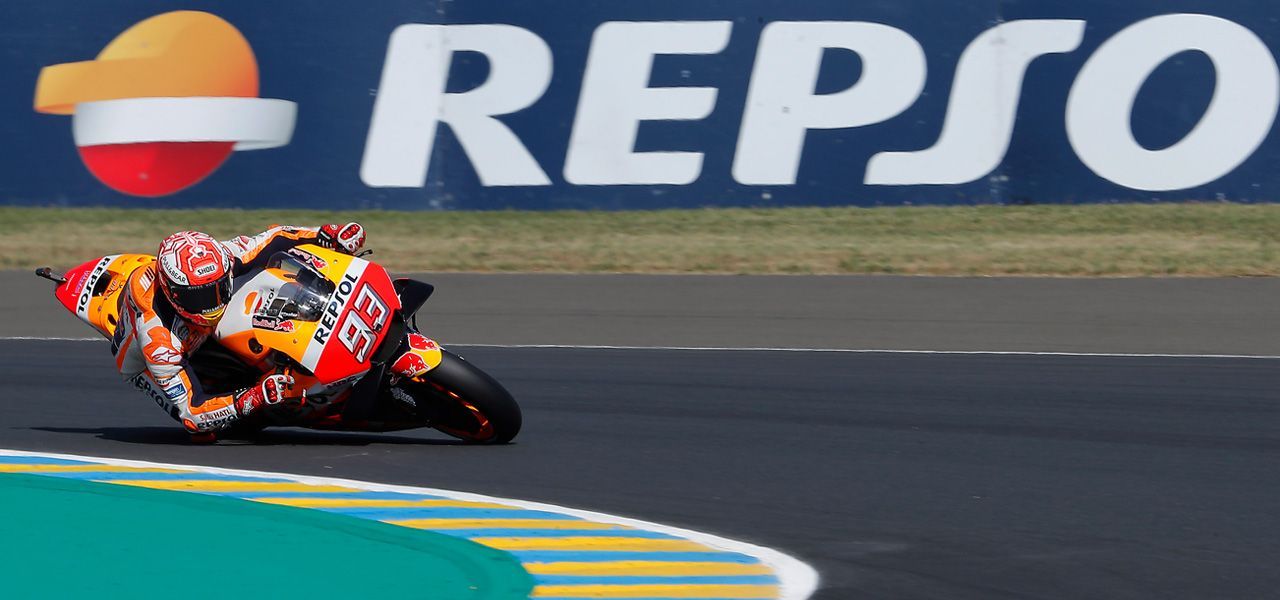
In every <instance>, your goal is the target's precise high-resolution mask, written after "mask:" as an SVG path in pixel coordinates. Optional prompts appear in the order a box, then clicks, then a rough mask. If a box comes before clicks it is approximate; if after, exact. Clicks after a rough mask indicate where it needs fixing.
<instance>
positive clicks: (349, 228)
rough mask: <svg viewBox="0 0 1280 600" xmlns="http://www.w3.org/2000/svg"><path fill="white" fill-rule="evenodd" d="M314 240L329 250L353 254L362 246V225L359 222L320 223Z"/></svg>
mask: <svg viewBox="0 0 1280 600" xmlns="http://www.w3.org/2000/svg"><path fill="white" fill-rule="evenodd" d="M316 241H317V242H319V243H320V245H321V246H324V247H325V248H329V249H330V250H337V251H339V252H345V253H347V254H352V255H354V254H355V253H357V252H359V251H360V249H361V248H363V247H364V227H362V226H361V225H360V224H359V223H347V224H346V225H338V224H335V223H330V224H328V225H322V226H320V234H319V237H318V238H317V239H316Z"/></svg>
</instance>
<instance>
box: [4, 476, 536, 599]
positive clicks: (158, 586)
mask: <svg viewBox="0 0 1280 600" xmlns="http://www.w3.org/2000/svg"><path fill="white" fill-rule="evenodd" d="M0 512H2V513H3V514H4V517H5V518H4V519H3V520H0V544H2V545H0V595H3V596H4V597H7V598H90V597H91V598H158V597H174V596H183V597H189V598H235V597H252V598H262V597H269V598H375V597H376V598H387V597H394V598H432V599H441V600H452V599H455V598H456V599H459V600H462V599H466V600H506V599H513V598H527V597H528V595H529V592H530V590H532V588H533V579H532V577H531V576H530V575H529V574H528V573H527V572H525V571H524V569H523V568H521V566H520V564H519V562H518V561H516V560H515V558H513V557H512V556H511V555H509V554H507V553H504V552H500V551H497V550H493V549H491V548H487V547H485V546H481V545H479V544H476V543H473V542H470V541H467V540H463V539H459V538H454V537H450V536H446V535H441V534H437V533H431V532H426V531H419V530H413V529H407V528H403V527H396V526H393V525H388V524H385V523H379V522H376V521H366V520H362V519H355V518H351V517H347V516H343V515H337V514H332V513H325V512H321V511H316V510H308V509H299V508H291V507H283V506H273V505H268V504H260V503H256V502H249V501H245V500H238V499H233V498H222V497H216V496H206V495H201V494H193V493H186V492H171V491H162V490H151V489H145V488H135V487H126V486H119V485H111V484H105V483H96V482H86V481H79V480H70V479H59V478H55V477H47V476H38V475H20V474H4V475H0Z"/></svg>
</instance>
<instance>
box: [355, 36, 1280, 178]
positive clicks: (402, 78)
mask: <svg viewBox="0 0 1280 600" xmlns="http://www.w3.org/2000/svg"><path fill="white" fill-rule="evenodd" d="M1085 26H1086V22H1085V21H1082V20H1020V21H1010V22H1006V23H1001V24H999V25H996V26H995V27H992V28H991V29H989V30H987V31H985V32H983V33H982V34H981V35H979V36H978V37H977V38H975V39H974V40H973V41H972V42H971V43H970V44H969V45H968V47H967V48H965V50H964V52H963V54H961V55H960V58H959V63H958V64H957V65H956V68H955V80H954V83H953V84H952V89H951V99H950V103H949V104H948V106H947V109H946V117H945V121H944V124H943V127H942V131H941V133H940V134H939V136H938V141H937V143H935V144H934V145H933V146H932V147H930V148H927V149H924V150H919V151H914V152H889V151H885V152H880V153H877V154H875V155H874V156H872V157H871V160H870V162H869V163H867V164H866V165H865V166H866V175H865V178H864V180H863V183H864V184H866V185H881V186H885V185H895V186H900V185H925V184H928V185H948V184H951V185H954V184H963V183H970V182H973V181H977V180H979V179H982V178H984V177H986V176H987V175H989V174H990V173H991V172H992V171H994V170H995V169H996V168H997V167H998V166H999V165H1000V163H1001V162H1002V161H1003V160H1004V158H1005V155H1006V153H1007V152H1008V150H1009V145H1010V142H1011V141H1012V139H1013V135H1014V125H1015V117H1016V115H1017V114H1018V108H1019V107H1018V105H1019V100H1020V98H1021V94H1022V80H1023V76H1024V74H1025V73H1026V71H1027V68H1028V67H1029V66H1030V65H1031V63H1032V61H1034V60H1035V59H1037V58H1039V57H1041V56H1044V55H1047V54H1060V53H1067V52H1072V51H1075V50H1076V49H1077V48H1078V47H1079V46H1080V43H1081V41H1082V39H1083V36H1084V32H1085ZM733 27H734V23H733V21H727V20H725V21H669V22H607V23H603V24H601V25H600V26H599V27H598V28H596V30H595V34H594V35H593V36H592V42H591V49H590V51H589V54H588V58H587V62H586V71H585V72H584V74H583V76H582V84H581V94H580V97H579V102H578V106H577V114H576V116H575V117H574V120H573V127H572V133H571V135H570V136H569V138H568V145H567V147H566V155H565V161H564V173H563V175H564V180H565V181H566V182H568V183H570V184H574V185H595V186H605V185H689V184H691V183H693V182H695V181H697V180H698V178H699V177H700V176H701V174H702V168H703V158H704V155H703V154H702V153H698V152H674V151H646V152H640V151H637V150H636V149H635V146H636V134H637V131H638V130H639V128H640V125H641V124H642V123H643V122H645V121H697V120H700V119H704V118H706V117H707V116H708V115H710V114H711V112H712V110H713V109H714V108H715V105H716V97H717V93H718V90H717V89H716V88H714V87H656V86H651V85H650V83H649V80H650V70H651V69H652V66H653V62H654V60H655V58H656V57H658V56H661V55H707V54H716V53H718V52H720V51H722V50H724V49H725V47H726V46H727V44H728V42H729V38H730V35H731V34H732V31H733ZM441 48H443V49H445V50H447V51H446V52H441V51H440V49H441ZM831 49H839V50H848V51H852V52H855V53H857V55H858V56H859V57H860V59H861V61H862V69H863V74H862V77H861V78H860V79H859V80H858V81H857V82H856V83H854V84H852V85H850V86H849V87H847V88H845V89H843V90H840V91H837V92H834V93H821V94H819V93H817V92H816V91H815V88H816V84H817V80H818V75H819V69H820V67H821V64H822V58H823V53H824V52H825V51H827V50H831ZM1193 50H1194V51H1198V52H1203V53H1204V54H1206V55H1208V56H1209V58H1210V59H1211V60H1212V61H1213V64H1214V68H1215V69H1216V70H1217V84H1216V85H1217V90H1216V91H1215V100H1218V99H1221V100H1220V101H1215V102H1213V103H1211V104H1210V105H1209V108H1208V110H1207V111H1206V112H1205V114H1204V115H1203V116H1202V117H1201V118H1200V121H1199V123H1198V124H1197V125H1196V126H1195V127H1194V128H1193V129H1192V130H1191V132H1190V133H1188V134H1187V135H1186V136H1185V137H1183V138H1182V139H1181V140H1179V141H1178V142H1177V143H1175V144H1173V145H1172V146H1170V147H1168V148H1163V149H1160V150H1149V149H1147V148H1144V147H1143V146H1142V145H1141V144H1139V143H1138V142H1137V141H1136V140H1135V139H1134V137H1133V135H1132V132H1131V130H1130V124H1129V116H1130V111H1131V110H1132V108H1133V104H1134V100H1135V98H1136V96H1137V95H1138V93H1139V91H1140V90H1141V89H1142V86H1143V84H1144V83H1146V81H1147V79H1148V78H1149V77H1150V76H1151V74H1152V73H1153V72H1154V71H1155V69H1156V68H1157V67H1159V66H1160V65H1161V64H1162V63H1164V62H1165V61H1167V60H1168V59H1170V58H1172V57H1174V56H1176V55H1178V54H1180V53H1183V52H1187V51H1193ZM463 51H466V52H478V53H480V54H483V55H484V56H485V58H486V59H487V60H488V61H489V63H490V65H492V66H491V73H492V74H491V75H490V77H489V79H488V80H486V81H485V82H484V84H483V85H481V86H479V87H477V88H474V89H471V90H467V91H464V92H449V91H447V88H446V83H447V80H448V75H449V67H450V64H451V61H452V60H453V56H452V55H453V53H454V52H463ZM552 60H553V58H552V51H551V48H550V47H549V46H548V45H547V43H546V41H545V40H543V39H542V38H541V37H539V36H538V35H537V34H536V33H534V32H532V31H529V30H527V29H522V28H520V27H514V26H511V25H403V26H401V27H399V28H398V29H396V31H395V33H393V34H392V36H391V41H390V45H389V47H388V49H387V60H386V64H385V66H384V68H383V74H382V86H381V88H380V89H381V92H380V94H379V95H378V100H377V103H376V104H375V106H374V112H373V119H372V126H371V127H370V130H369V137H368V143H367V145H366V147H365V152H364V160H363V165H362V167H361V178H362V179H363V180H364V182H365V183H367V184H368V185H370V186H387V187H422V186H423V185H424V184H425V182H426V180H427V175H428V168H429V166H430V158H431V154H432V145H433V142H434V140H435V138H436V135H435V133H436V132H435V129H436V127H437V124H439V123H444V124H447V125H448V126H449V127H450V128H451V129H452V131H453V133H454V135H455V136H457V137H458V140H459V141H460V142H461V145H462V149H463V151H464V152H465V153H466V155H467V157H468V158H469V159H470V161H471V163H472V165H473V166H474V167H475V171H476V173H477V174H478V175H479V178H480V182H481V184H482V185H484V186H547V185H551V184H552V181H551V177H550V176H549V175H548V174H547V172H546V171H545V170H544V168H543V166H542V165H541V164H540V163H539V162H538V160H537V159H535V158H534V156H533V155H532V154H531V153H530V152H529V149H528V148H527V147H526V145H525V144H524V143H523V142H522V140H521V139H520V137H519V136H518V135H516V134H515V132H513V131H512V130H511V129H510V128H508V127H506V126H505V125H503V124H502V122H501V121H500V120H499V119H498V117H500V116H502V115H507V114H510V113H513V112H516V111H520V110H523V109H525V108H528V107H530V106H532V105H533V104H534V103H536V102H537V101H538V100H539V99H540V98H541V97H542V95H543V94H544V93H546V92H547V89H548V87H549V86H550V85H551V81H552ZM926 72H927V68H926V60H925V52H924V49H923V46H922V45H921V42H920V41H919V40H917V39H916V38H914V37H912V36H911V34H910V33H908V32H906V31H903V30H901V29H898V28H895V27H891V26H889V25H884V24H880V23H871V22H836V21H814V22H773V23H770V24H768V25H767V26H766V27H765V28H764V31H763V32H762V34H761V36H760V43H759V49H758V51H757V53H756V56H755V62H754V65H752V70H751V74H750V82H751V83H750V88H749V90H748V92H747V102H746V109H745V111H744V112H743V115H742V121H741V126H740V128H739V130H738V132H737V144H736V147H735V148H733V150H734V158H733V163H732V164H733V167H732V175H733V178H734V180H735V181H737V182H738V183H740V184H743V185H760V186H764V185H770V186H790V185H795V184H796V176H797V173H798V172H799V170H800V165H801V160H802V158H803V150H804V142H805V136H806V135H807V134H808V133H809V132H810V131H813V130H818V129H841V128H855V127H864V126H868V125H874V124H877V123H881V122H884V121H887V120H889V119H893V118H895V117H897V116H898V115H900V114H902V113H903V111H905V110H907V109H908V108H910V107H911V106H912V105H913V104H914V103H915V102H916V100H918V99H919V97H920V94H921V92H922V91H923V90H924V87H925V77H926ZM1278 102H1280V69H1277V66H1276V61H1275V59H1274V57H1273V56H1272V55H1271V52H1270V50H1269V49H1268V48H1267V45H1266V43H1264V42H1263V41H1262V40H1261V39H1260V38H1259V37H1258V36H1257V35H1256V34H1254V33H1253V32H1252V31H1250V30H1249V29H1247V28H1245V27H1243V26H1241V25H1239V24H1237V23H1233V22H1231V21H1228V20H1226V19H1222V18H1219V17H1214V16H1209V15H1198V14H1173V15H1163V16H1158V17H1152V18H1149V19H1146V20H1143V21H1141V22H1139V23H1136V24H1134V25H1132V26H1131V27H1128V28H1126V29H1124V30H1123V31H1121V32H1119V33H1117V34H1116V35H1115V36H1113V37H1112V38H1110V39H1109V40H1107V41H1106V42H1105V43H1103V44H1102V46H1101V47H1100V48H1098V50H1097V51H1095V52H1094V54H1093V55H1092V56H1091V57H1090V58H1089V60H1088V62H1086V63H1085V65H1084V68H1083V69H1082V70H1081V71H1080V72H1079V74H1078V75H1077V76H1076V78H1075V81H1074V84H1073V85H1072V86H1071V93H1070V97H1069V100H1068V103H1067V111H1066V126H1067V133H1068V136H1069V140H1070V143H1071V147H1072V149H1074V151H1075V153H1076V155H1077V156H1078V157H1079V159H1080V160H1081V161H1083V162H1084V164H1086V165H1088V166H1089V168H1091V169H1092V170H1093V171H1094V173H1096V174H1097V175H1099V176H1100V177H1103V178H1105V179H1107V180H1109V181H1112V182H1114V183H1117V184H1119V185H1122V186H1125V187H1129V188H1132V189H1138V190H1147V191H1168V190H1177V189H1185V188H1190V187H1195V186H1198V185H1203V184H1205V183H1209V182H1211V181H1214V180H1216V179H1218V178H1221V177H1223V176H1224V175H1226V174H1228V173H1230V172H1231V171H1232V170H1234V169H1235V168H1236V167H1237V166H1239V165H1240V163H1242V162H1244V160H1245V159H1247V158H1248V157H1249V156H1251V155H1252V154H1253V153H1254V151H1255V150H1257V149H1258V147H1259V146H1260V145H1261V144H1262V142H1263V140H1264V139H1265V138H1266V136H1267V134H1268V133H1269V132H1270V131H1271V127H1272V125H1273V124H1274V123H1275V117H1276V111H1277V103H1278ZM724 149H725V150H728V149H729V148H728V147H727V146H726V147H725V148H724ZM851 166H856V165H851Z"/></svg>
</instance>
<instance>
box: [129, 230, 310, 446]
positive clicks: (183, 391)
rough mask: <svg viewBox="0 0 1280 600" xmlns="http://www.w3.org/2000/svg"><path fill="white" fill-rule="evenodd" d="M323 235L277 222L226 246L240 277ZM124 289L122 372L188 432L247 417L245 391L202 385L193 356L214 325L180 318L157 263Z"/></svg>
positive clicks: (133, 275) (135, 273) (138, 272)
mask: <svg viewBox="0 0 1280 600" xmlns="http://www.w3.org/2000/svg"><path fill="white" fill-rule="evenodd" d="M318 235H319V234H318V229H315V228H303V227H280V226H273V227H272V228H271V229H268V230H267V231H265V232H263V233H261V234H259V235H256V236H253V237H248V236H240V237H237V238H235V239H232V240H229V241H226V242H223V245H224V246H225V247H226V248H227V250H229V251H230V252H231V254H232V255H233V256H234V257H235V264H234V266H233V276H239V275H242V274H244V273H247V272H249V271H252V270H254V269H258V268H261V267H262V266H263V265H265V263H266V261H267V260H268V259H269V258H270V257H271V256H272V255H273V254H275V253H276V252H278V251H281V250H287V249H289V248H292V247H294V246H297V245H300V244H309V243H316V241H317V236H318ZM122 291H123V294H124V298H123V300H122V305H121V315H120V319H119V324H118V325H117V327H116V331H115V335H114V337H113V339H112V345H111V347H112V350H113V352H114V353H115V357H116V367H117V368H119V370H120V373H121V375H123V376H124V377H125V379H126V380H127V381H129V382H131V383H132V384H133V385H134V386H135V387H137V388H138V389H139V390H140V391H142V392H143V393H145V394H147V395H148V396H150V397H151V398H152V399H153V400H155V401H156V403H157V404H159V405H160V406H161V407H162V408H164V409H166V410H167V411H168V412H169V415H170V416H172V417H173V418H174V419H176V420H177V421H178V422H180V423H182V425H183V426H184V427H186V429H187V430H188V431H191V432H205V431H216V430H219V429H223V428H226V427H227V426H229V425H231V424H232V423H234V422H235V421H236V420H238V419H239V418H240V417H241V416H243V414H242V412H247V411H242V409H241V407H238V406H237V403H236V400H237V397H238V396H240V395H241V394H245V392H241V394H227V395H222V396H214V395H210V394H207V393H205V392H204V390H203V388H202V387H201V385H200V381H199V380H198V379H197V378H196V375H195V371H194V370H193V369H192V368H191V365H190V363H189V362H188V357H189V356H191V354H192V353H193V352H195V351H196V349H197V348H199V347H200V345H201V344H203V343H204V341H205V340H206V339H208V337H209V336H210V335H211V334H212V333H213V328H212V327H208V328H206V327H199V326H196V325H194V324H192V323H189V322H187V321H186V320H185V319H183V318H182V317H180V316H178V314H177V313H176V312H175V311H174V309H173V307H172V306H171V305H170V304H169V302H168V301H167V300H166V299H165V297H164V295H163V294H161V293H159V290H158V285H157V282H156V271H155V264H154V263H151V264H148V265H146V266H143V267H140V268H138V269H136V270H135V271H133V272H132V273H130V274H129V277H128V281H127V283H126V285H125V289H124V290H122ZM264 379H265V377H264ZM257 387H260V386H255V387H254V388H250V389H249V390H247V391H248V392H252V391H254V390H256V389H257ZM245 399H247V398H244V399H242V400H245Z"/></svg>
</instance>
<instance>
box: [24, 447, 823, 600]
mask: <svg viewBox="0 0 1280 600" xmlns="http://www.w3.org/2000/svg"><path fill="white" fill-rule="evenodd" d="M0 456H31V457H44V458H60V459H66V460H83V461H89V462H99V463H103V464H109V465H116V466H122V467H147V468H160V469H190V470H192V471H199V472H204V473H214V474H218V475H243V476H249V477H274V478H278V479H287V480H290V481H296V482H298V483H305V484H309V485H334V486H342V487H350V488H355V489H360V490H365V491H370V492H400V493H404V494H428V495H435V496H443V497H445V498H451V499H454V500H463V501H467V502H496V503H501V504H507V505H510V506H518V507H520V508H525V509H529V510H541V511H546V512H555V513H560V514H563V515H569V516H572V517H577V518H579V519H587V520H592V521H598V522H601V523H611V524H615V525H626V526H630V527H636V528H639V529H646V530H649V531H654V532H658V533H666V534H669V535H674V536H679V537H684V538H686V539H690V540H693V541H696V542H700V543H702V544H705V545H707V546H710V547H712V548H718V549H720V550H725V551H728V552H738V553H740V554H746V555H748V556H752V557H755V558H757V559H759V560H760V562H762V563H764V564H766V565H768V566H769V567H770V568H772V569H773V570H774V572H775V573H777V575H778V581H779V582H780V583H779V589H780V591H781V592H782V594H781V595H780V596H779V598H780V600H805V599H806V598H808V597H809V596H812V595H813V592H814V591H815V590H817V589H818V572H817V571H816V570H814V568H813V567H811V566H809V565H808V564H806V563H804V562H801V561H799V560H797V559H795V558H792V557H790V556H788V555H786V554H783V553H781V552H779V551H777V550H774V549H772V548H766V547H764V546H757V545H755V544H748V543H746V542H739V541H736V540H730V539H726V538H722V537H720V536H715V535H711V534H709V533H702V532H700V531H692V530H689V529H680V528H678V527H670V526H667V525H660V524H658V523H650V522H648V521H640V520H637V519H629V518H626V517H619V516H616V515H610V514H605V513H599V512H594V511H589V510H579V509H575V508H565V507H563V506H557V505H555V504H545V503H542V502H527V501H524V500H513V499H510V498H499V497H496V496H485V495H482V494H472V493H468V492H455V491H452V490H439V489H435V488H422V487H411V486H403V485H385V484H381V483H370V482H367V481H355V480H351V479H334V478H330V477H312V476H308V475H294V474H291V473H271V472H266V471H246V470H241V469H224V468H221V467H205V466H199V465H181V464H172V463H156V462H150V461H143V460H124V459H118V458H107V457H101V456H83V455H77V454H55V453H50V452H27V451H24V450H5V449H0Z"/></svg>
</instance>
